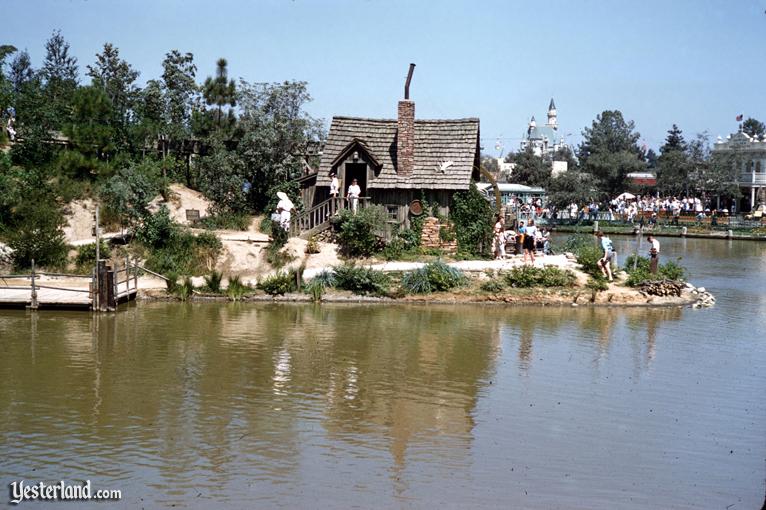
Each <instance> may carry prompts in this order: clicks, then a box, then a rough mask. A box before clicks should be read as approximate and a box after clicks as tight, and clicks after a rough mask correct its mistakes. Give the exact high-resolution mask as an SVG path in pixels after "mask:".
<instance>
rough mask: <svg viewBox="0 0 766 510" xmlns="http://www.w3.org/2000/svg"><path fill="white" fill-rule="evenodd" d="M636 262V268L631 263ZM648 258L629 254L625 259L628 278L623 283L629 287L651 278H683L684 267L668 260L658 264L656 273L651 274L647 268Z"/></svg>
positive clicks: (651, 279) (684, 274) (648, 264)
mask: <svg viewBox="0 0 766 510" xmlns="http://www.w3.org/2000/svg"><path fill="white" fill-rule="evenodd" d="M634 263H635V264H636V268H635V269H633V264H634ZM650 264H651V262H650V260H649V258H648V257H641V256H639V257H638V258H636V256H635V255H630V256H629V257H627V258H626V259H625V266H624V267H625V271H626V272H627V273H628V279H627V280H626V281H625V283H626V284H627V285H628V286H630V287H636V286H638V285H641V284H642V283H643V282H646V281H653V280H663V279H666V280H684V278H685V277H686V269H684V268H683V267H682V266H680V265H679V264H677V263H676V262H674V261H672V260H669V261H668V262H666V263H665V264H660V265H659V267H658V268H657V274H656V275H655V274H652V273H651V272H650V270H649V267H650Z"/></svg>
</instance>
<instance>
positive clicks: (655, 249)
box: [646, 236, 660, 274]
mask: <svg viewBox="0 0 766 510" xmlns="http://www.w3.org/2000/svg"><path fill="white" fill-rule="evenodd" d="M646 240H647V241H649V272H650V273H652V274H657V266H658V264H659V261H660V242H659V241H658V240H657V239H655V238H654V236H647V237H646Z"/></svg>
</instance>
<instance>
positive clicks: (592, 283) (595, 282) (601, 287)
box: [585, 276, 609, 292]
mask: <svg viewBox="0 0 766 510" xmlns="http://www.w3.org/2000/svg"><path fill="white" fill-rule="evenodd" d="M585 287H586V288H588V289H590V290H593V291H596V292H602V291H605V290H608V289H609V283H608V282H607V281H606V279H604V278H594V277H593V276H591V277H590V278H588V283H586V284H585Z"/></svg>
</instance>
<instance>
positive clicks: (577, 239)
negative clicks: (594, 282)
mask: <svg viewBox="0 0 766 510" xmlns="http://www.w3.org/2000/svg"><path fill="white" fill-rule="evenodd" d="M558 251H559V252H571V253H573V254H574V256H575V257H576V258H577V263H578V264H580V265H581V266H582V270H583V271H584V272H585V273H587V274H589V275H590V276H592V277H594V278H601V277H602V276H603V274H602V273H601V268H600V267H598V261H599V259H601V257H603V256H604V254H603V251H602V250H601V247H600V246H599V245H598V241H597V240H596V237H594V236H592V235H588V234H574V235H571V236H569V237H568V238H567V240H566V241H565V242H564V243H563V245H561V247H560V248H559V250H558Z"/></svg>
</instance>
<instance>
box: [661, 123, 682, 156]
mask: <svg viewBox="0 0 766 510" xmlns="http://www.w3.org/2000/svg"><path fill="white" fill-rule="evenodd" d="M670 151H686V141H685V140H684V134H683V131H681V129H680V128H679V127H678V126H676V125H675V124H673V127H671V128H670V129H669V130H668V136H667V137H665V143H664V144H663V145H662V147H660V153H661V154H665V153H667V152H670Z"/></svg>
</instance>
